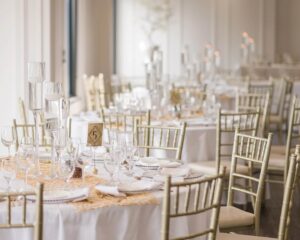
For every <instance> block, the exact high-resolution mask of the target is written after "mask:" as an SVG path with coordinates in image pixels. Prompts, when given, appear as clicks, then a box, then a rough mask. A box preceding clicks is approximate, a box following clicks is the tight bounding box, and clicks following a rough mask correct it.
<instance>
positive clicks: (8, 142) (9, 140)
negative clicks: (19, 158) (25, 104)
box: [1, 126, 15, 158]
mask: <svg viewBox="0 0 300 240" xmlns="http://www.w3.org/2000/svg"><path fill="white" fill-rule="evenodd" d="M1 142H2V144H3V145H4V146H5V147H7V148H8V158H10V157H11V151H10V150H11V146H12V145H13V144H14V143H15V134H14V132H13V128H12V127H11V126H4V127H2V129H1Z"/></svg>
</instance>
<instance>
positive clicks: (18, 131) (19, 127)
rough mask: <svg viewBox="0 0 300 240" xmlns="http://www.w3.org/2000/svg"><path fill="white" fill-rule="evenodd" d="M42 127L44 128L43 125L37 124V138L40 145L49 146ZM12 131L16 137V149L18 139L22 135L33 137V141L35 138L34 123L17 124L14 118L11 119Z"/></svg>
mask: <svg viewBox="0 0 300 240" xmlns="http://www.w3.org/2000/svg"><path fill="white" fill-rule="evenodd" d="M43 129H44V125H43V124H41V125H40V126H39V130H40V133H41V136H40V139H39V141H40V146H50V144H49V143H50V139H48V138H47V137H46V135H45V134H44V133H45V132H44V131H43ZM13 131H14V135H15V138H16V150H18V148H19V145H20V141H21V139H22V138H23V137H30V138H32V139H33V141H34V139H35V125H34V124H18V123H17V121H16V119H13Z"/></svg>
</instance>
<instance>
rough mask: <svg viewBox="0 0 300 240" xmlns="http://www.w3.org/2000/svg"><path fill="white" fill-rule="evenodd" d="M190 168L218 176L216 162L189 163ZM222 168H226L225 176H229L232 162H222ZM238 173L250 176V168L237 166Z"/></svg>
mask: <svg viewBox="0 0 300 240" xmlns="http://www.w3.org/2000/svg"><path fill="white" fill-rule="evenodd" d="M188 166H189V168H191V169H194V170H195V171H198V172H201V173H204V174H208V175H212V174H216V162H215V161H201V162H199V163H189V164H188ZM221 166H225V167H226V173H225V175H227V176H229V173H230V168H231V162H229V161H221ZM237 172H238V173H242V174H248V172H249V168H248V167H247V166H245V165H241V164H237Z"/></svg>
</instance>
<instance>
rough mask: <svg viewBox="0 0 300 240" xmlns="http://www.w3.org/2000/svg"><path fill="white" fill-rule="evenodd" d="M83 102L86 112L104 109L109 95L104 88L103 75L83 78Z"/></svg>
mask: <svg viewBox="0 0 300 240" xmlns="http://www.w3.org/2000/svg"><path fill="white" fill-rule="evenodd" d="M83 82H84V89H85V100H86V104H87V109H88V111H95V110H96V111H99V110H100V109H101V108H102V107H105V106H106V104H107V100H108V97H109V93H108V91H107V90H106V88H105V81H104V77H103V74H101V73H100V74H99V76H97V77H95V76H90V77H88V76H87V75H84V76H83Z"/></svg>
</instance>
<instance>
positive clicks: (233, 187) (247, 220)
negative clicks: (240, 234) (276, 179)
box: [219, 130, 272, 235]
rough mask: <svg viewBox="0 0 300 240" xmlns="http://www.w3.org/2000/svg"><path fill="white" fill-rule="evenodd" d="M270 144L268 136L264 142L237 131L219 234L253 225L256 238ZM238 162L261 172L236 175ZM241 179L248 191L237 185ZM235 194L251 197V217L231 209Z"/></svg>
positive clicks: (241, 211)
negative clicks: (246, 182)
mask: <svg viewBox="0 0 300 240" xmlns="http://www.w3.org/2000/svg"><path fill="white" fill-rule="evenodd" d="M271 141H272V134H271V133H269V135H268V138H267V139H266V138H260V137H255V136H249V135H245V134H241V133H239V132H238V130H236V132H235V138H234V146H233V152H232V161H231V169H230V176H229V186H228V199H227V205H226V206H223V207H221V210H220V219H219V226H220V229H221V230H224V229H228V228H229V229H230V228H237V227H246V226H253V225H254V226H255V232H256V235H258V234H259V228H260V210H261V202H262V196H263V190H264V183H265V178H266V173H267V168H268V162H269V154H270V148H271ZM238 162H243V163H247V165H248V166H249V168H250V169H252V168H253V164H254V163H255V164H259V165H260V166H261V167H260V171H259V172H258V173H257V174H256V175H255V176H252V175H249V174H244V173H240V172H238V171H237V164H238ZM240 179H244V180H246V181H248V182H249V184H248V185H249V186H250V187H248V186H246V185H244V186H242V185H241V184H239V183H238V182H237V180H240ZM254 184H257V187H256V190H255V189H254V187H253V186H254ZM235 193H244V194H245V195H246V196H249V197H251V202H252V206H253V210H254V212H253V213H250V212H247V211H244V210H241V209H239V208H236V207H234V206H233V198H234V194H235Z"/></svg>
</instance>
